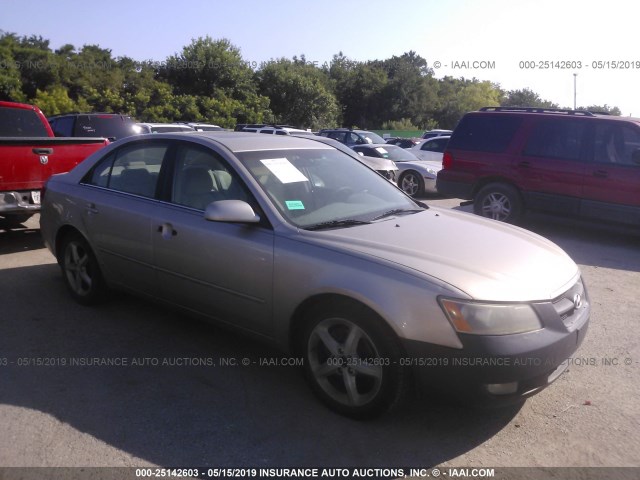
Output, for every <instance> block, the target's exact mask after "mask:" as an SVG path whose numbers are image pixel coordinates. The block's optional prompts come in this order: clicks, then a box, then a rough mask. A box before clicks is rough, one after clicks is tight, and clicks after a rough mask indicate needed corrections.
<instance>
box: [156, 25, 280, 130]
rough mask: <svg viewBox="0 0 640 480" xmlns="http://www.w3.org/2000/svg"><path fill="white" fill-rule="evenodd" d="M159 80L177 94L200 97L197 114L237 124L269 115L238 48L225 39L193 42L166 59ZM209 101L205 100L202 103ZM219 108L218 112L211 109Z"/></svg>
mask: <svg viewBox="0 0 640 480" xmlns="http://www.w3.org/2000/svg"><path fill="white" fill-rule="evenodd" d="M158 79H160V80H163V81H166V82H167V83H168V84H169V85H171V87H172V88H173V91H174V93H175V94H176V95H193V96H195V97H199V98H201V101H200V102H199V108H200V115H202V116H203V117H205V118H223V119H226V120H225V124H227V125H228V124H229V123H230V122H231V120H230V118H231V117H229V115H235V117H234V118H235V120H234V122H235V121H237V122H239V123H245V122H251V121H259V120H260V119H262V118H264V117H265V115H268V114H269V113H270V112H269V110H268V104H269V101H268V99H266V98H264V97H260V96H259V95H258V93H257V85H256V83H255V81H254V78H253V70H251V68H249V65H248V63H247V62H245V61H244V60H243V58H242V56H241V54H240V49H238V48H237V47H235V46H234V45H232V44H231V42H230V41H229V40H227V39H221V40H213V39H212V38H211V37H209V36H207V37H204V38H202V37H201V38H198V39H195V40H192V42H191V44H189V45H187V46H186V47H184V48H183V49H182V53H180V54H178V55H173V56H170V57H169V58H167V60H166V62H165V65H164V66H163V67H162V68H160V69H159V71H158ZM205 99H208V100H205ZM216 108H219V109H220V110H219V111H215V110H212V109H216Z"/></svg>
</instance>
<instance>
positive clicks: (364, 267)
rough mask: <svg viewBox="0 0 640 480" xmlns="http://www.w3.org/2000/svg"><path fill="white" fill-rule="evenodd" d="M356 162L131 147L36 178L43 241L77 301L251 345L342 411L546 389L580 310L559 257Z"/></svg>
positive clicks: (198, 140)
mask: <svg viewBox="0 0 640 480" xmlns="http://www.w3.org/2000/svg"><path fill="white" fill-rule="evenodd" d="M331 143H334V142H331ZM357 157H358V155H357V154H356V153H355V152H353V151H352V150H350V149H348V148H347V147H345V146H342V145H337V144H336V145H331V144H329V141H328V140H326V139H321V138H318V137H304V138H303V137H296V136H278V135H260V134H254V135H245V134H238V133H235V132H220V133H217V132H210V133H209V132H202V133H197V134H184V133H174V134H171V133H167V134H157V135H154V136H148V135H147V136H144V137H137V138H136V137H129V138H127V139H124V140H122V141H120V142H117V143H114V144H112V145H110V146H109V147H107V148H105V149H104V150H103V151H101V152H98V153H96V154H94V155H93V156H92V157H91V158H89V159H88V160H86V161H85V162H83V163H81V164H80V165H78V166H77V167H76V168H75V169H74V170H73V171H71V172H70V173H67V174H64V175H55V176H53V177H52V178H51V179H50V180H49V182H48V183H47V189H46V193H45V195H44V201H43V210H42V214H41V218H40V226H41V231H42V235H43V238H44V241H45V244H46V245H47V247H48V248H49V249H50V250H51V252H52V253H53V254H54V255H55V257H56V258H57V259H58V263H59V264H60V267H61V269H62V274H63V278H64V281H65V283H66V286H67V287H68V290H69V292H70V294H71V296H72V297H73V298H75V299H76V300H77V301H79V302H80V303H83V304H91V303H96V302H97V301H98V300H100V299H101V298H102V295H103V293H104V290H105V288H114V289H123V290H127V291H131V292H134V293H137V294H139V295H143V296H145V297H147V298H155V299H156V300H157V301H159V302H164V303H167V304H170V305H172V306H174V307H176V308H179V309H184V311H185V312H189V313H191V314H194V315H198V316H201V317H203V318H207V319H210V320H215V321H218V322H222V323H225V324H227V325H230V326H233V327H237V328H238V329H239V330H242V331H245V332H246V331H248V332H251V333H253V334H254V335H256V336H258V337H260V338H262V339H264V340H267V341H270V342H272V343H273V344H275V345H277V346H278V347H280V348H282V349H283V350H284V351H286V352H290V353H292V354H294V355H299V356H300V358H302V359H303V361H304V370H305V373H306V377H307V380H308V381H309V384H310V386H311V388H312V390H313V391H314V392H315V393H316V395H317V396H318V397H319V398H320V399H321V400H322V401H323V402H325V403H326V404H327V405H328V406H329V407H331V408H333V409H334V410H336V411H338V412H340V413H342V414H345V415H349V416H353V417H357V418H366V417H371V416H374V415H378V414H380V413H382V412H384V411H387V410H388V409H389V408H391V407H393V406H395V405H398V404H400V401H401V400H402V398H403V397H404V396H405V395H406V394H407V392H410V391H412V390H411V389H410V388H409V387H410V386H411V385H412V384H414V382H415V384H416V385H417V386H418V388H420V386H422V387H423V388H426V389H427V390H428V391H429V392H435V391H437V390H438V389H442V390H445V391H448V392H449V393H453V392H455V393H456V394H458V395H461V396H464V398H465V399H470V398H472V396H473V395H475V398H476V399H477V401H480V402H483V401H486V402H491V403H497V404H500V403H509V402H514V401H515V402H520V401H522V400H523V399H524V398H526V397H528V396H530V395H533V394H535V393H537V392H539V391H540V390H542V389H543V388H545V387H546V386H548V385H549V384H550V383H552V382H553V381H554V380H555V379H557V378H558V376H559V375H560V374H561V373H562V372H563V371H564V369H565V368H566V366H567V362H565V360H566V359H567V358H568V357H570V356H571V355H573V353H574V352H575V351H576V349H577V348H578V346H579V345H580V343H581V342H582V340H583V339H584V336H585V333H586V330H587V325H588V320H589V312H590V302H589V297H588V295H587V291H586V289H585V288H584V285H583V282H582V280H581V276H580V271H579V269H578V267H577V265H576V264H575V263H574V262H573V261H572V260H571V259H570V258H569V256H568V255H567V254H566V253H565V252H563V251H562V250H561V249H560V248H559V247H558V246H556V245H555V244H553V243H551V242H550V241H548V240H546V239H544V238H542V237H539V236H537V235H535V234H533V233H531V232H528V231H526V230H522V229H519V228H517V227H513V226H510V225H505V224H502V223H498V222H493V221H491V220H485V219H480V218H471V217H470V216H469V215H468V214H466V213H464V212H457V211H452V210H444V209H437V208H429V207H427V206H426V205H424V204H423V203H420V202H416V201H414V200H413V199H411V198H410V197H408V196H406V195H405V194H404V193H403V192H402V191H400V190H399V189H398V188H397V187H395V186H393V185H390V184H389V182H387V181H385V180H383V179H382V178H381V177H380V176H379V175H378V174H376V173H375V172H373V171H371V169H369V168H367V167H366V166H364V165H363V164H362V163H361V162H360V161H358V158H357ZM469 239H473V240H472V241H470V240H469Z"/></svg>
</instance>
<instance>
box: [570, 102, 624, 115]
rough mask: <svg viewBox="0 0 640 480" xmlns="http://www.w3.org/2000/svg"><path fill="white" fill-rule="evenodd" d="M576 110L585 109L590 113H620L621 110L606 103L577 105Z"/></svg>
mask: <svg viewBox="0 0 640 480" xmlns="http://www.w3.org/2000/svg"><path fill="white" fill-rule="evenodd" d="M578 110H586V111H588V112H592V113H606V114H608V115H616V116H618V117H619V116H620V115H622V111H621V110H620V109H619V108H618V107H610V106H609V105H607V104H606V103H605V104H604V105H590V106H588V107H578Z"/></svg>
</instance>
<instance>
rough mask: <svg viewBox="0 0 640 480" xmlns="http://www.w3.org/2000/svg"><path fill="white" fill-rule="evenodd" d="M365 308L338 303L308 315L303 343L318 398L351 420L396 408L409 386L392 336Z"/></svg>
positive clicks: (309, 372) (312, 383)
mask: <svg viewBox="0 0 640 480" xmlns="http://www.w3.org/2000/svg"><path fill="white" fill-rule="evenodd" d="M387 330H388V329H386V328H384V326H383V325H382V324H381V320H380V319H379V318H377V317H376V316H375V315H374V314H373V313H372V312H370V311H369V310H367V309H366V308H364V307H359V306H357V305H353V304H350V303H347V302H338V303H336V304H334V305H332V306H327V307H324V308H321V309H319V310H317V311H314V312H313V313H311V314H310V315H309V316H308V318H307V319H306V324H305V328H304V332H303V335H302V338H301V343H302V345H301V347H302V350H303V352H304V364H305V374H306V376H307V380H308V382H309V384H310V386H311V388H312V389H313V390H314V392H315V393H316V395H318V397H319V398H320V399H321V400H322V401H323V402H324V403H325V404H326V405H328V406H329V407H330V408H331V409H333V410H335V411H337V412H338V413H341V414H343V415H346V416H349V417H352V418H358V419H363V418H372V417H375V416H378V415H380V414H382V413H384V412H385V411H387V410H389V409H390V408H392V407H393V406H395V405H396V404H398V403H399V402H400V400H401V399H402V397H404V393H405V391H406V386H407V384H408V378H407V372H406V370H405V368H404V367H401V366H400V365H399V361H398V359H399V358H400V357H401V355H400V348H399V346H398V345H397V341H396V340H395V338H394V335H393V332H390V331H387Z"/></svg>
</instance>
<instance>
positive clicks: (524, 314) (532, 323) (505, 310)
mask: <svg viewBox="0 0 640 480" xmlns="http://www.w3.org/2000/svg"><path fill="white" fill-rule="evenodd" d="M440 306H441V307H442V310H444V313H445V315H446V316H447V318H448V319H449V321H450V322H451V325H453V328H455V329H456V331H458V332H460V333H467V334H471V335H510V334H514V333H525V332H532V331H534V330H539V329H541V328H542V324H541V323H540V319H539V318H538V315H537V314H536V312H535V310H534V309H533V308H532V307H531V305H528V304H526V303H508V304H505V303H482V302H471V301H466V300H457V299H456V300H453V299H449V298H441V299H440Z"/></svg>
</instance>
